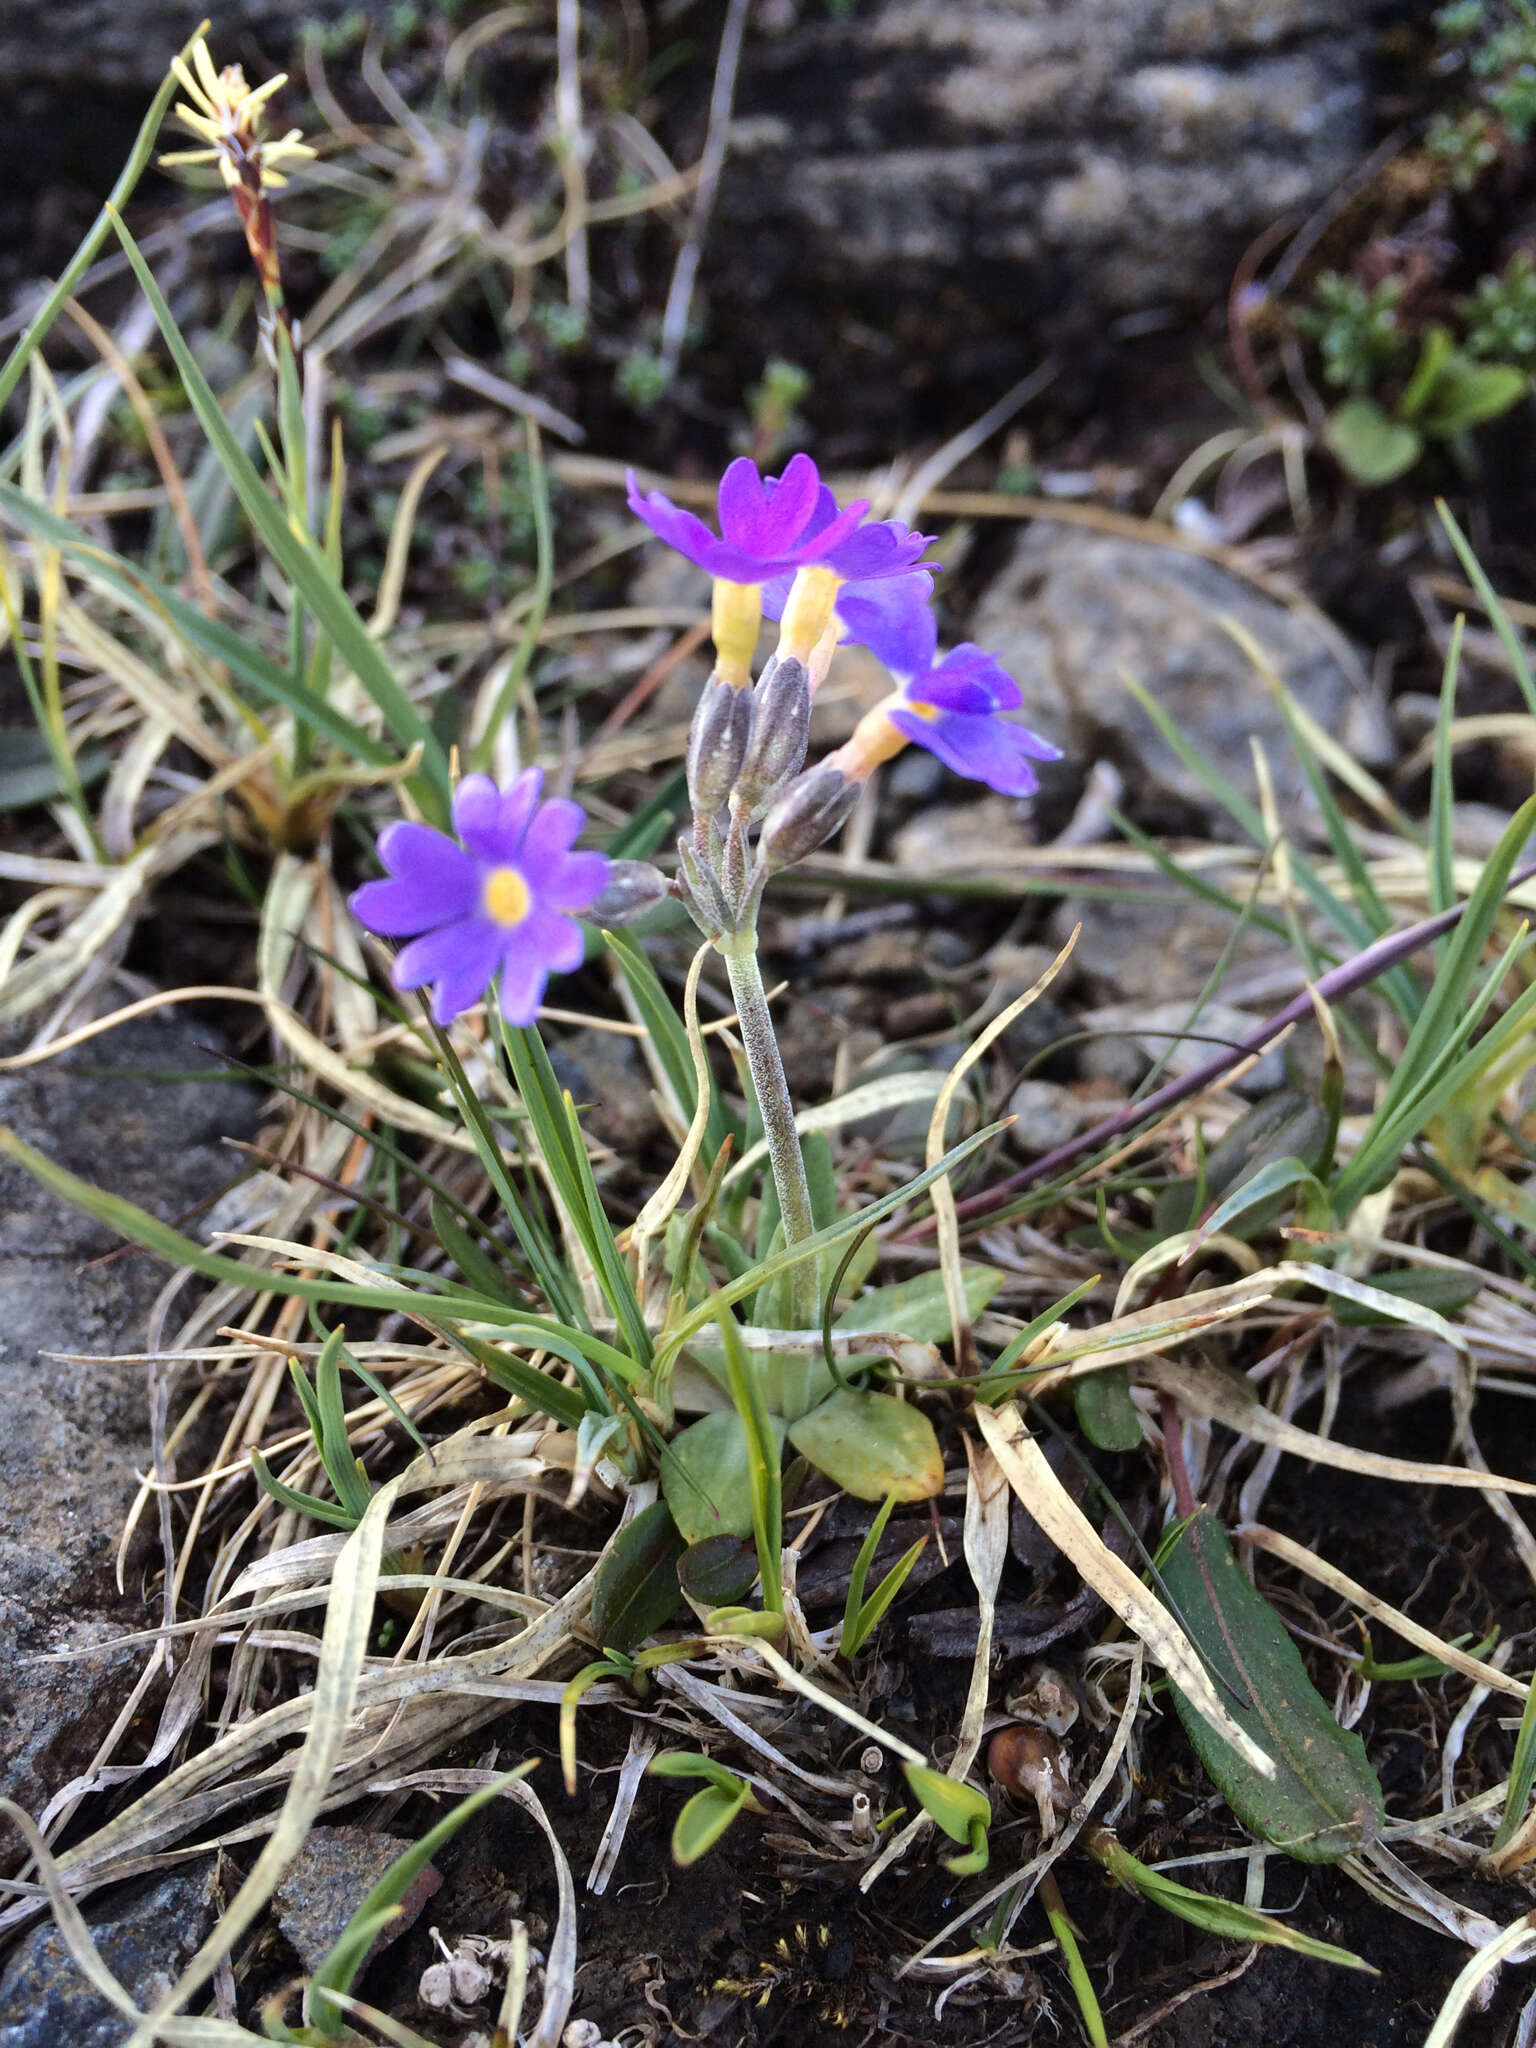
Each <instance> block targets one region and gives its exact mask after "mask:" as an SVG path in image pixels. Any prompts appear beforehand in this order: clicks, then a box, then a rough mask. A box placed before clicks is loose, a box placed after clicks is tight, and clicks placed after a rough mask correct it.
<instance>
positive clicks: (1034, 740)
mask: <svg viewBox="0 0 1536 2048" xmlns="http://www.w3.org/2000/svg"><path fill="white" fill-rule="evenodd" d="M890 720H891V723H892V725H894V726H895V728H896V730H897V731H898V732H901V733H905V734H906V736H907V738H908V739H909V740H915V741H916V742H917V744H918V745H919V746H920V747H926V748H927V749H928V751H929V753H930V754H936V755H937V756H938V758H939V759H940V760H941V761H942V762H943V763H944V764H945V766H946V767H949V768H953V769H954V771H955V773H956V774H957V775H965V776H968V777H969V778H970V779H971V780H972V781H973V782H984V783H986V785H987V787H988V788H989V789H995V790H996V791H997V792H998V793H999V795H1001V796H1032V795H1033V794H1034V792H1035V790H1036V789H1037V788H1038V787H1039V783H1038V780H1037V778H1036V775H1035V771H1034V769H1033V767H1032V766H1031V757H1033V759H1034V760H1037V761H1055V760H1059V759H1060V758H1061V756H1060V753H1059V751H1058V749H1057V748H1055V747H1053V746H1051V745H1050V743H1049V742H1048V741H1046V740H1043V739H1041V738H1040V737H1039V735H1038V734H1037V733H1032V732H1031V731H1030V730H1029V727H1028V726H1026V725H1015V724H1013V723H1012V722H1011V721H1010V720H1009V719H1006V718H994V717H984V718H968V717H966V716H965V715H964V714H963V713H961V712H957V711H949V712H945V713H944V714H943V715H942V716H941V717H939V718H937V719H935V720H933V721H931V722H930V721H929V720H928V719H925V718H919V717H918V715H917V714H916V713H915V712H912V711H901V710H897V711H893V712H891V714H890Z"/></svg>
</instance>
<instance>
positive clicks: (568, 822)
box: [518, 796, 587, 896]
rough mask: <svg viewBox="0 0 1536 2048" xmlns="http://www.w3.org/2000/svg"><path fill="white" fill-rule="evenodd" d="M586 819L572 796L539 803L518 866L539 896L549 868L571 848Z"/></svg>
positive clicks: (525, 834) (524, 841)
mask: <svg viewBox="0 0 1536 2048" xmlns="http://www.w3.org/2000/svg"><path fill="white" fill-rule="evenodd" d="M586 822H587V814H586V812H585V811H584V810H583V809H582V808H581V805H580V804H575V803H572V802H571V800H570V798H569V797H564V796H557V797H551V799H550V800H549V802H548V803H547V804H540V805H539V808H538V811H537V813H536V814H535V816H534V819H533V822H532V824H531V825H530V826H529V827H528V829H527V831H526V832H525V833H524V834H523V843H522V846H521V848H520V850H519V855H518V866H519V867H520V868H521V869H522V870H523V873H524V874H525V875H526V876H527V878H528V885H529V887H530V888H531V889H532V890H533V892H534V894H535V895H536V896H542V895H543V893H544V880H545V872H546V870H547V869H548V868H549V867H550V866H551V864H552V863H554V862H556V861H558V860H560V859H561V858H562V856H563V855H565V854H567V853H568V852H569V851H570V849H571V847H572V846H574V844H575V843H576V836H577V834H578V833H579V832H580V830H581V828H582V826H583V825H585V823H586Z"/></svg>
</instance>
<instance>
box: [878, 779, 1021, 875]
mask: <svg viewBox="0 0 1536 2048" xmlns="http://www.w3.org/2000/svg"><path fill="white" fill-rule="evenodd" d="M1033 844H1034V839H1033V837H1032V835H1031V833H1030V830H1029V825H1028V822H1027V812H1026V809H1025V806H1024V805H1023V804H1022V803H1019V802H1017V801H1015V799H1014V798H1012V797H1007V796H993V795H990V794H989V795H986V796H981V795H977V796H973V797H970V798H968V799H967V800H966V801H965V802H964V803H958V804H934V805H932V806H930V808H929V809H927V810H923V811H919V812H917V814H916V815H915V816H914V817H912V818H909V819H908V820H907V822H906V824H905V825H903V826H901V828H900V829H899V830H898V831H896V832H894V833H893V834H892V835H891V858H892V859H893V860H894V861H895V863H896V865H897V867H899V868H900V869H902V870H903V872H904V873H906V874H910V875H943V874H949V875H966V874H974V873H975V872H976V871H977V870H978V869H988V868H992V869H995V868H1000V867H1006V866H1007V865H1008V862H1009V859H1010V857H1011V856H1014V855H1017V854H1019V853H1022V852H1023V851H1025V849H1026V848H1028V847H1031V846H1033Z"/></svg>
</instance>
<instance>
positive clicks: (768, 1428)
mask: <svg viewBox="0 0 1536 2048" xmlns="http://www.w3.org/2000/svg"><path fill="white" fill-rule="evenodd" d="M719 1329H720V1338H721V1342H722V1344H723V1345H724V1347H725V1371H726V1381H727V1384H728V1386H729V1388H730V1395H731V1400H732V1402H733V1403H734V1404H735V1409H736V1414H737V1416H738V1418H739V1419H740V1422H741V1428H742V1435H743V1438H744V1440H745V1443H746V1453H747V1498H748V1500H749V1502H750V1503H751V1509H752V1540H753V1542H754V1543H755V1544H756V1546H757V1569H758V1572H759V1574H760V1575H761V1578H762V1582H763V1606H764V1608H765V1609H766V1610H767V1612H768V1613H770V1614H780V1613H782V1612H783V1608H784V1590H783V1587H784V1580H783V1554H784V1482H783V1473H782V1470H781V1463H782V1458H783V1450H784V1444H783V1438H782V1437H780V1436H779V1435H778V1434H777V1433H776V1431H775V1428H774V1421H773V1418H772V1417H771V1416H770V1415H769V1413H768V1409H767V1404H766V1403H765V1401H764V1399H763V1385H762V1381H761V1379H760V1378H759V1376H758V1374H757V1373H756V1372H755V1371H754V1370H753V1367H752V1361H751V1360H750V1359H749V1358H748V1357H747V1351H746V1346H745V1345H744V1344H743V1343H742V1341H741V1332H740V1331H739V1330H738V1329H737V1327H736V1319H735V1317H734V1316H733V1315H732V1314H731V1312H730V1310H729V1309H727V1308H722V1309H721V1310H720V1312H719Z"/></svg>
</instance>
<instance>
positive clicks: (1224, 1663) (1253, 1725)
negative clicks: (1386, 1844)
mask: <svg viewBox="0 0 1536 2048" xmlns="http://www.w3.org/2000/svg"><path fill="white" fill-rule="evenodd" d="M1159 1568H1160V1570H1161V1573H1162V1579H1163V1584H1164V1586H1165V1587H1166V1589H1167V1592H1168V1595H1169V1597H1170V1599H1171V1600H1172V1601H1173V1603H1174V1605H1175V1607H1176V1610H1177V1612H1178V1614H1179V1616H1180V1619H1181V1620H1182V1621H1183V1623H1184V1627H1185V1629H1186V1630H1187V1632H1188V1634H1189V1636H1190V1638H1191V1640H1192V1641H1193V1642H1194V1644H1195V1646H1196V1648H1197V1649H1198V1650H1199V1651H1200V1654H1201V1655H1202V1657H1203V1658H1204V1659H1205V1661H1206V1664H1207V1665H1208V1666H1209V1668H1210V1670H1211V1671H1212V1673H1213V1674H1214V1675H1215V1676H1216V1677H1217V1678H1218V1679H1219V1680H1222V1681H1225V1683H1224V1684H1223V1687H1222V1690H1223V1695H1224V1699H1223V1704H1224V1705H1225V1706H1226V1708H1227V1711H1228V1712H1229V1713H1230V1714H1231V1715H1232V1717H1233V1719H1234V1720H1235V1721H1236V1722H1237V1724H1238V1726H1239V1727H1241V1728H1243V1729H1244V1730H1246V1732H1247V1733H1248V1734H1249V1735H1251V1736H1252V1737H1253V1739H1254V1741H1255V1742H1256V1743H1258V1745H1259V1747H1260V1748H1261V1749H1263V1750H1265V1751H1267V1752H1268V1754H1269V1755H1270V1756H1271V1757H1272V1758H1273V1759H1274V1763H1275V1775H1274V1777H1273V1778H1269V1779H1265V1778H1261V1777H1260V1776H1259V1775H1258V1774H1257V1772H1255V1771H1253V1770H1251V1769H1250V1768H1249V1766H1248V1765H1247V1764H1246V1763H1245V1762H1244V1760H1243V1758H1242V1757H1241V1756H1240V1755H1239V1754H1238V1752H1237V1751H1236V1750H1235V1749H1233V1748H1232V1747H1231V1745H1230V1744H1228V1743H1227V1742H1226V1741H1224V1740H1223V1738H1222V1737H1221V1736H1220V1735H1218V1734H1217V1733H1216V1731H1215V1730H1214V1729H1213V1728H1212V1727H1211V1724H1210V1723H1209V1721H1208V1720H1207V1719H1206V1718H1205V1716H1204V1715H1203V1714H1201V1713H1199V1712H1198V1711H1197V1710H1196V1709H1195V1708H1194V1707H1193V1706H1191V1705H1190V1704H1189V1702H1188V1701H1187V1700H1186V1699H1185V1697H1184V1695H1183V1694H1182V1693H1181V1692H1180V1691H1179V1689H1178V1687H1177V1686H1175V1687H1173V1696H1174V1704H1175V1706H1176V1708H1177V1710H1178V1715H1179V1719H1180V1720H1181V1721H1182V1722H1183V1724H1184V1732H1185V1733H1186V1735H1188V1737H1189V1739H1190V1741H1191V1743H1192V1744H1193V1745H1194V1748H1195V1752H1196V1754H1197V1755H1198V1756H1199V1758H1200V1761H1201V1762H1202V1763H1203V1764H1204V1765H1205V1768H1206V1770H1207V1771H1208V1772H1209V1773H1210V1775H1211V1777H1212V1778H1213V1779H1214V1781H1215V1783H1216V1784H1217V1786H1218V1787H1219V1788H1220V1790H1221V1792H1222V1794H1223V1796H1224V1797H1225V1799H1226V1801H1227V1804H1228V1805H1229V1806H1230V1807H1231V1808H1232V1811H1233V1812H1234V1813H1235V1814H1236V1815H1237V1817H1238V1819H1239V1820H1240V1821H1241V1822H1242V1823H1243V1825H1244V1826H1245V1827H1246V1828H1248V1829H1249V1830H1250V1832H1251V1833H1253V1834H1255V1835H1257V1836H1258V1837H1259V1839H1260V1840H1261V1841H1265V1842H1272V1843H1274V1845H1275V1846H1276V1848H1279V1849H1283V1850H1284V1851H1285V1852H1286V1854H1287V1855H1290V1856H1294V1857H1296V1858H1297V1860H1298V1861H1300V1862H1303V1863H1336V1862H1337V1861H1338V1860H1339V1858H1340V1857H1341V1856H1348V1855H1350V1854H1352V1853H1353V1852H1354V1851H1356V1850H1358V1849H1363V1848H1365V1847H1366V1846H1367V1845H1368V1844H1369V1843H1371V1842H1372V1841H1374V1840H1375V1838H1376V1836H1377V1834H1378V1833H1379V1831H1380V1829H1381V1827H1382V1825H1383V1822H1384V1820H1385V1818H1386V1816H1385V1811H1384V1809H1383V1806H1382V1797H1381V1787H1380V1785H1379V1784H1378V1782H1377V1779H1376V1774H1375V1772H1374V1771H1373V1770H1372V1769H1371V1765H1370V1762H1369V1760H1368V1758H1367V1757H1366V1753H1365V1745H1364V1743H1363V1742H1362V1741H1361V1740H1360V1738H1359V1736H1358V1735H1354V1734H1349V1733H1346V1732H1345V1730H1343V1729H1342V1728H1340V1727H1339V1725H1338V1723H1337V1722H1336V1721H1335V1720H1334V1718H1333V1716H1332V1714H1331V1713H1330V1712H1329V1711H1328V1706H1327V1703H1326V1701H1325V1700H1324V1699H1323V1697H1322V1695H1321V1694H1320V1693H1319V1692H1318V1690H1317V1688H1316V1687H1315V1686H1314V1685H1313V1683H1312V1681H1311V1679H1310V1678H1308V1676H1307V1674H1306V1669H1305V1667H1304V1666H1303V1664H1302V1661H1301V1657H1300V1655H1299V1654H1298V1652H1297V1649H1296V1645H1295V1644H1294V1643H1293V1642H1292V1641H1291V1638H1290V1636H1289V1635H1288V1634H1287V1633H1286V1630H1285V1628H1284V1626H1283V1624H1282V1623H1281V1620H1280V1617H1279V1616H1278V1615H1277V1614H1276V1613H1275V1611H1274V1609H1273V1608H1272V1607H1271V1606H1270V1605H1269V1603H1268V1601H1267V1600H1265V1599H1264V1598H1263V1597H1262V1595H1261V1594H1259V1593H1258V1592H1257V1591H1256V1590H1255V1588H1254V1587H1253V1585H1252V1584H1251V1583H1250V1582H1249V1580H1248V1579H1247V1578H1246V1577H1245V1576H1244V1574H1243V1573H1242V1571H1240V1570H1239V1568H1238V1564H1237V1560H1236V1558H1235V1557H1234V1556H1233V1554H1232V1546H1231V1545H1230V1543H1228V1541H1227V1536H1226V1531H1225V1530H1224V1529H1223V1528H1222V1526H1221V1524H1220V1522H1218V1521H1217V1519H1216V1517H1215V1516H1214V1515H1210V1514H1199V1515H1196V1516H1195V1517H1194V1519H1193V1520H1192V1521H1190V1522H1189V1523H1188V1524H1187V1525H1186V1526H1185V1527H1184V1528H1183V1529H1182V1530H1181V1531H1180V1532H1179V1533H1178V1535H1177V1536H1176V1537H1175V1538H1174V1540H1173V1542H1172V1544H1171V1545H1170V1547H1169V1549H1168V1551H1167V1553H1166V1554H1165V1555H1164V1556H1163V1557H1162V1558H1161V1559H1160V1560H1159Z"/></svg>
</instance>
